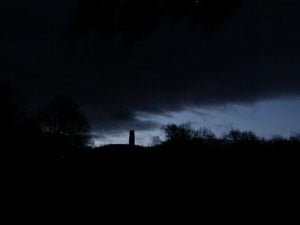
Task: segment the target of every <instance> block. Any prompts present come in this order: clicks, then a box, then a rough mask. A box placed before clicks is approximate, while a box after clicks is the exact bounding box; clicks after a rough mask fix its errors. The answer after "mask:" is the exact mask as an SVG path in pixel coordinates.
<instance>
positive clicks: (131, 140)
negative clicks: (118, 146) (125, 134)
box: [129, 130, 135, 146]
mask: <svg viewBox="0 0 300 225" xmlns="http://www.w3.org/2000/svg"><path fill="white" fill-rule="evenodd" d="M129 145H132V146H133V145H135V135H134V130H131V131H130V132H129Z"/></svg>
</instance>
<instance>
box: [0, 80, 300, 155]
mask: <svg viewBox="0 0 300 225" xmlns="http://www.w3.org/2000/svg"><path fill="white" fill-rule="evenodd" d="M21 99H22V98H21V94H20V92H19V91H17V90H14V89H13V88H11V87H10V86H9V85H5V84H1V85H0V141H1V142H0V146H1V158H2V159H12V160H19V159H20V160H28V159H29V160H36V159H37V160H39V159H50V160H52V159H54V160H63V159H70V160H72V159H77V160H79V159H89V160H99V159H112V160H115V159H117V160H126V159H167V160H169V159H175V160H200V159H205V158H207V157H206V156H212V157H213V158H214V159H215V158H221V159H225V158H226V159H229V158H230V159H232V158H244V159H245V158H247V159H258V158H266V157H267V158H268V159H271V158H272V157H277V158H280V157H288V158H291V159H292V158H293V159H297V157H296V156H298V152H299V149H300V134H295V135H292V136H290V137H288V138H284V137H281V136H276V137H273V138H271V139H264V138H260V137H258V136H257V135H256V134H255V133H254V132H252V131H240V130H237V129H232V130H229V131H228V132H226V133H225V134H224V135H222V136H221V137H217V136H216V135H215V134H214V133H213V132H212V131H211V130H209V129H207V128H200V129H194V128H192V126H191V124H181V125H176V124H168V125H165V126H163V127H162V131H163V133H164V141H161V139H160V138H159V137H156V138H154V139H153V144H152V146H151V147H141V146H129V145H111V146H105V147H104V148H91V147H88V144H89V141H90V139H91V137H90V133H91V132H90V127H89V124H88V121H87V118H86V116H85V115H84V113H83V112H82V111H81V110H80V107H79V106H78V105H77V104H76V103H75V102H74V101H72V100H71V99H67V98H63V97H56V98H54V99H53V100H51V101H50V102H49V103H45V104H43V106H41V107H40V108H38V109H37V110H34V111H32V109H30V111H29V109H28V110H26V107H24V105H25V104H22V101H21ZM29 112H30V113H29Z"/></svg>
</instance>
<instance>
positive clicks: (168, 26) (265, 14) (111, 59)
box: [0, 0, 300, 130]
mask: <svg viewBox="0 0 300 225" xmlns="http://www.w3.org/2000/svg"><path fill="white" fill-rule="evenodd" d="M16 2H17V4H16ZM0 6H1V9H0V26H1V27H2V32H1V34H0V48H1V54H0V73H1V78H2V79H5V80H9V81H10V82H11V83H13V84H14V85H15V86H17V87H21V88H23V89H24V90H25V92H26V95H28V96H29V97H30V99H31V101H32V102H34V103H37V104H39V103H42V102H44V101H47V100H48V99H49V98H51V97H53V96H55V95H64V96H70V97H72V98H74V99H75V100H76V101H78V102H79V103H80V104H81V105H82V106H83V109H84V110H85V112H87V114H88V116H89V118H90V120H91V123H92V125H93V127H94V128H99V129H119V130H122V129H126V130H127V129H129V128H131V127H133V128H136V129H141V130H143V129H149V128H154V127H157V126H159V124H157V123H154V122H152V121H151V120H142V119H139V117H138V115H139V114H140V113H142V112H147V113H157V114H163V113H167V112H170V111H177V110H181V109H184V108H186V107H193V106H200V107H201V106H204V105H218V104H225V103H230V102H235V103H248V102H253V101H257V100H261V99H265V98H272V97H277V96H288V95H298V94H299V92H300V76H299V71H300V64H299V61H300V51H299V49H300V48H299V47H300V44H299V41H298V38H299V35H300V31H299V26H298V24H299V21H300V15H299V10H300V2H299V1H297V0H272V1H269V0H264V1H262V0H257V1H246V0H244V1H242V3H241V5H240V7H239V8H237V9H236V10H235V11H234V12H233V14H231V16H230V17H228V19H227V20H226V21H224V22H223V23H221V24H220V25H219V26H218V28H217V29H214V30H213V31H208V30H207V29H205V27H204V26H203V24H201V23H199V24H198V23H197V24H193V23H190V21H187V20H181V21H180V22H176V23H175V22H170V21H169V20H168V19H164V18H160V20H161V21H160V24H159V26H156V27H155V29H153V30H151V32H150V33H149V34H147V36H146V37H143V38H142V39H139V40H135V41H134V42H132V43H130V44H124V42H123V41H122V40H120V39H119V38H118V37H117V36H115V37H113V38H108V39H103V38H102V37H103V33H101V32H99V30H98V29H97V26H89V28H88V29H83V30H81V31H80V35H77V36H76V38H70V34H71V36H72V35H73V33H72V32H73V31H74V23H75V25H76V20H78V18H77V16H76V15H77V14H76V13H78V10H79V11H80V9H79V8H78V7H79V4H78V1H76V0H65V1H63V2H62V1H58V0H57V1H56V0H55V1H54V0H52V1H43V2H41V1H36V0H31V1H28V0H27V1H25V0H24V1H21V0H18V1H14V3H10V2H5V3H0ZM79 19H80V18H79ZM72 37H75V36H72Z"/></svg>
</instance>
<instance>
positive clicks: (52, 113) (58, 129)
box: [0, 84, 90, 159]
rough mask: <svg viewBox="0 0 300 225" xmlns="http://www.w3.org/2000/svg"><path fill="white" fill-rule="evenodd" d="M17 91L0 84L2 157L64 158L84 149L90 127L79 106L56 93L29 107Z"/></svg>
mask: <svg viewBox="0 0 300 225" xmlns="http://www.w3.org/2000/svg"><path fill="white" fill-rule="evenodd" d="M25 105H26V104H24V102H22V94H21V93H20V91H18V90H15V89H13V88H12V87H11V86H9V85H7V84H0V141H1V143H0V145H1V149H2V151H1V154H2V156H4V158H5V157H6V158H11V159H35V158H55V159H59V158H64V157H66V155H72V154H73V153H74V152H76V151H79V150H82V149H84V148H85V147H86V146H87V143H88V141H89V133H90V130H89V129H90V128H89V124H88V121H87V119H86V117H85V115H84V114H83V113H82V112H81V111H80V108H79V106H78V105H77V104H76V103H75V102H74V101H72V100H71V99H67V98H64V97H56V98H54V99H53V100H51V101H50V102H49V103H45V104H41V105H42V106H41V107H40V108H39V109H37V110H35V111H32V109H26V107H25Z"/></svg>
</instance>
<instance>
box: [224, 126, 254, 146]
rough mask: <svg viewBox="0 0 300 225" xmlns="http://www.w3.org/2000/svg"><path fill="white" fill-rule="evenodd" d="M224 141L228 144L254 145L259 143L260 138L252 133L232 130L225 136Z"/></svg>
mask: <svg viewBox="0 0 300 225" xmlns="http://www.w3.org/2000/svg"><path fill="white" fill-rule="evenodd" d="M223 139H224V140H225V141H226V142H228V143H233V144H236V143H253V142H257V141H259V138H258V137H257V136H256V134H255V133H254V132H252V131H240V130H238V129H232V130H230V131H229V132H228V133H226V134H224V135H223Z"/></svg>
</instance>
